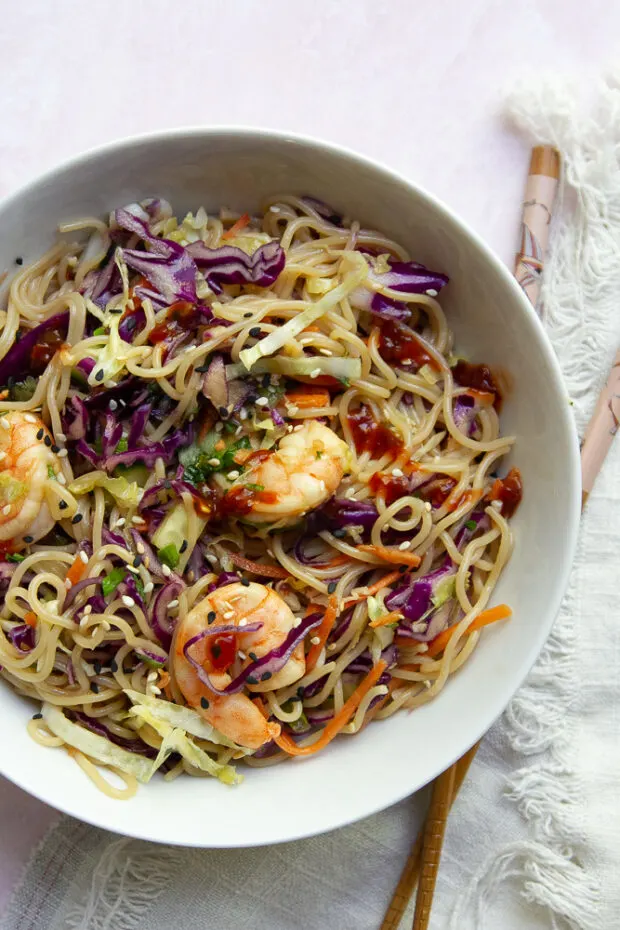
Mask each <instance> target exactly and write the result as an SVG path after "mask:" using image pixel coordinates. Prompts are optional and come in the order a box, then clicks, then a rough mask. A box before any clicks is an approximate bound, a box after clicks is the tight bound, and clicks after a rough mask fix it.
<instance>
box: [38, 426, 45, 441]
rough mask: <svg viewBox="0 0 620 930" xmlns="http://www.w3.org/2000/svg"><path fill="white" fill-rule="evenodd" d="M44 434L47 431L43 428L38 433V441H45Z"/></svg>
mask: <svg viewBox="0 0 620 930" xmlns="http://www.w3.org/2000/svg"><path fill="white" fill-rule="evenodd" d="M44 433H45V430H44V429H43V427H41V429H40V430H38V431H37V439H39V440H40V439H43V434H44Z"/></svg>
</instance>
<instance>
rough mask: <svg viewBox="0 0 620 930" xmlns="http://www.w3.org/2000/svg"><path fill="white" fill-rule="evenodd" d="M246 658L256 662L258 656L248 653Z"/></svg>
mask: <svg viewBox="0 0 620 930" xmlns="http://www.w3.org/2000/svg"><path fill="white" fill-rule="evenodd" d="M248 656H249V658H250V659H251V660H252V662H256V661H257V660H258V656H257V655H256V653H255V652H248Z"/></svg>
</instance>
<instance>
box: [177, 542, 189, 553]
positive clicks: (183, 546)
mask: <svg viewBox="0 0 620 930" xmlns="http://www.w3.org/2000/svg"><path fill="white" fill-rule="evenodd" d="M187 546H188V543H187V540H186V539H184V540H183V542H182V543H181V548H180V549H179V555H183V553H184V552H185V550H186V549H187Z"/></svg>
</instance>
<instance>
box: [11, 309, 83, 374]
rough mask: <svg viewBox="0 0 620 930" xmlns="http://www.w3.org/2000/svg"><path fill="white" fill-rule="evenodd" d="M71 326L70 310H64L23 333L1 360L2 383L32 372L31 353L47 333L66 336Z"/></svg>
mask: <svg viewBox="0 0 620 930" xmlns="http://www.w3.org/2000/svg"><path fill="white" fill-rule="evenodd" d="M68 326H69V311H68V310H63V311H62V312H61V313H55V314H54V315H53V316H50V317H48V318H47V320H44V321H43V322H42V323H39V325H38V326H35V327H34V329H31V330H29V331H28V332H27V333H23V334H22V337H21V339H20V340H19V342H14V343H13V345H12V346H11V348H10V349H9V351H8V352H7V353H6V355H5V356H4V358H3V359H2V360H0V384H1V385H5V384H7V383H8V380H9V378H15V380H16V381H19V380H20V379H21V378H24V377H25V375H27V374H29V373H30V353H31V352H32V350H33V349H34V347H35V346H36V344H37V343H38V342H39V341H40V340H41V339H43V337H44V336H46V334H47V333H51V332H52V331H55V332H56V333H60V335H61V336H63V338H64V337H66V335H67V328H68Z"/></svg>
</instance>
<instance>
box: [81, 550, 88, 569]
mask: <svg viewBox="0 0 620 930" xmlns="http://www.w3.org/2000/svg"><path fill="white" fill-rule="evenodd" d="M80 559H81V560H82V562H83V563H84V565H88V556H87V555H86V553H85V552H84V550H83V549H80Z"/></svg>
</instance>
